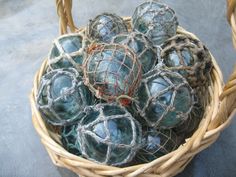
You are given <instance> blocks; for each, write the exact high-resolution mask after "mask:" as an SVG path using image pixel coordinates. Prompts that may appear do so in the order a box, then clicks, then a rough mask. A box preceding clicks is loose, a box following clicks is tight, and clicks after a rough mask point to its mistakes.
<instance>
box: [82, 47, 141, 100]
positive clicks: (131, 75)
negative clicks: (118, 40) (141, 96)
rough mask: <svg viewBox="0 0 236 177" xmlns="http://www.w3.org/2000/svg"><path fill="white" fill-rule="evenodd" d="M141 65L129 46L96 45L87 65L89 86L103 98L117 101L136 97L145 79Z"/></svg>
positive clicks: (91, 49) (89, 54) (86, 77)
mask: <svg viewBox="0 0 236 177" xmlns="http://www.w3.org/2000/svg"><path fill="white" fill-rule="evenodd" d="M141 75H142V71H141V65H140V63H139V61H138V60H137V57H136V55H135V54H134V53H133V51H131V49H129V48H128V47H127V46H124V45H120V44H94V45H91V46H90V47H89V49H88V57H87V59H86V61H85V64H84V79H85V84H86V85H88V87H89V88H90V90H91V91H92V92H93V93H94V94H95V95H96V96H97V97H98V98H101V99H104V100H106V101H113V100H115V99H117V98H119V97H121V96H122V95H127V96H130V97H132V95H133V93H134V91H135V89H136V88H137V87H138V84H139V83H140V80H141Z"/></svg>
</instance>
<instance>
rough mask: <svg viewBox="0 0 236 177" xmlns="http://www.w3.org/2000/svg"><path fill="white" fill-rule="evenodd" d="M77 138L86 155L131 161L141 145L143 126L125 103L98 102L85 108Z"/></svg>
mask: <svg viewBox="0 0 236 177" xmlns="http://www.w3.org/2000/svg"><path fill="white" fill-rule="evenodd" d="M77 140H78V142H79V144H80V147H81V152H82V155H83V156H84V157H85V158H87V159H89V160H91V161H94V162H98V163H102V164H107V165H113V166H120V165H124V164H126V163H128V162H129V161H131V160H132V159H133V157H134V156H135V154H136V151H137V150H138V149H139V148H140V145H141V141H142V129H141V125H140V124H139V122H138V121H136V120H135V119H134V118H133V117H132V115H131V114H130V113H129V112H128V111H127V110H126V109H125V108H124V107H122V106H119V105H117V104H115V103H112V104H107V103H106V104H97V105H95V106H90V107H87V108H86V109H85V116H84V117H83V119H82V121H81V122H80V123H79V124H78V128H77Z"/></svg>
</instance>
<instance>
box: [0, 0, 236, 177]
mask: <svg viewBox="0 0 236 177" xmlns="http://www.w3.org/2000/svg"><path fill="white" fill-rule="evenodd" d="M141 2H143V0H130V1H127V0H119V1H115V0H113V1H107V0H99V1H98V0H85V1H82V0H80V1H79V3H78V1H74V5H75V6H74V9H73V10H74V12H75V13H74V14H75V19H76V24H78V25H79V26H82V25H85V24H86V23H87V21H88V19H90V18H92V17H94V16H95V15H96V14H99V13H101V12H103V11H107V12H115V13H117V14H118V15H124V16H127V15H131V14H132V12H133V10H134V7H135V6H137V5H138V4H140V3H141ZM165 2H166V3H167V4H169V5H170V6H171V7H173V8H174V9H175V10H176V12H177V15H178V17H179V21H180V24H181V26H183V27H185V28H186V29H187V30H189V31H191V32H193V33H195V34H196V35H197V36H198V37H199V38H200V39H201V40H202V41H203V42H204V43H205V44H206V45H207V46H208V48H209V49H210V50H211V52H212V53H213V55H214V56H215V57H216V59H217V61H218V63H219V65H220V67H221V69H222V71H223V73H224V78H225V79H227V78H228V76H229V74H230V73H231V71H232V69H233V64H234V63H235V57H236V53H235V51H234V49H233V47H232V43H231V31H230V28H229V26H228V24H227V21H226V18H225V9H226V3H225V0H217V1H216V0H198V1H196V0H178V1H171V0H167V1H165ZM57 29H58V23H57V16H56V11H55V6H54V1H48V0H40V1H31V0H21V1H17V0H8V1H7V0H0V56H1V57H0V58H1V60H0V61H1V64H0V81H1V84H0V117H1V118H0V125H1V134H0V162H1V165H0V177H74V176H75V175H74V174H73V173H71V172H69V171H68V170H65V169H62V168H57V167H55V166H54V165H53V164H52V162H51V160H50V159H49V156H48V154H47V152H46V151H45V149H44V147H43V145H42V144H41V143H40V140H39V137H38V135H37V134H36V132H35V130H34V128H33V126H32V123H31V110H30V105H29V99H28V95H29V92H30V90H31V88H32V81H33V76H34V73H35V72H36V71H37V69H38V68H39V67H40V64H41V63H42V61H43V59H44V58H45V56H46V55H47V53H48V51H49V48H50V46H51V41H52V40H53V39H54V38H55V37H56V36H57V35H58V30H57ZM235 126H236V121H235V120H234V121H233V122H232V125H231V126H230V127H229V128H228V129H226V130H225V131H224V132H223V133H222V135H221V136H220V138H219V140H218V141H217V142H216V143H215V144H214V145H212V146H211V147H210V148H208V149H207V150H205V151H203V152H201V153H200V154H199V155H197V156H196V158H195V159H194V160H193V161H192V162H191V163H190V165H189V166H188V167H187V169H186V170H185V171H184V172H183V173H182V174H180V175H179V177H235V176H236V168H235V164H236V153H235V148H236V129H235V128H234V127H235Z"/></svg>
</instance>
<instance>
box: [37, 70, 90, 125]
mask: <svg viewBox="0 0 236 177" xmlns="http://www.w3.org/2000/svg"><path fill="white" fill-rule="evenodd" d="M92 102H93V100H92V95H91V92H90V91H89V90H88V88H87V86H85V85H84V83H83V81H82V78H81V77H80V76H79V73H78V72H77V71H76V70H75V69H72V68H70V69H57V70H53V71H51V72H49V73H47V74H45V75H44V76H43V77H42V79H41V83H40V86H39V91H38V95H37V106H38V109H39V110H40V112H41V113H42V115H43V117H44V118H45V120H46V121H47V122H49V123H50V124H52V125H68V124H70V123H73V122H74V121H77V120H78V119H80V114H81V111H83V109H84V108H85V107H86V106H88V105H91V104H92Z"/></svg>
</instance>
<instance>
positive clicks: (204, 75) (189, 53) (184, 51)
mask: <svg viewBox="0 0 236 177" xmlns="http://www.w3.org/2000/svg"><path fill="white" fill-rule="evenodd" d="M161 48H162V51H161V58H162V59H163V63H164V64H165V65H166V66H167V67H168V68H169V69H171V70H174V71H176V72H178V73H180V74H181V75H182V76H184V77H185V78H186V79H187V81H188V82H189V84H190V86H191V87H192V88H193V89H195V88H197V87H202V86H205V85H207V84H208V82H209V80H210V72H211V69H212V66H213V64H212V60H211V55H210V52H209V51H208V49H207V48H206V47H205V46H204V45H203V43H202V42H201V41H199V40H197V39H193V38H191V37H190V36H187V35H182V34H179V35H176V36H174V37H173V38H171V39H169V40H167V41H166V42H165V43H164V44H163V45H162V46H161Z"/></svg>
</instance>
